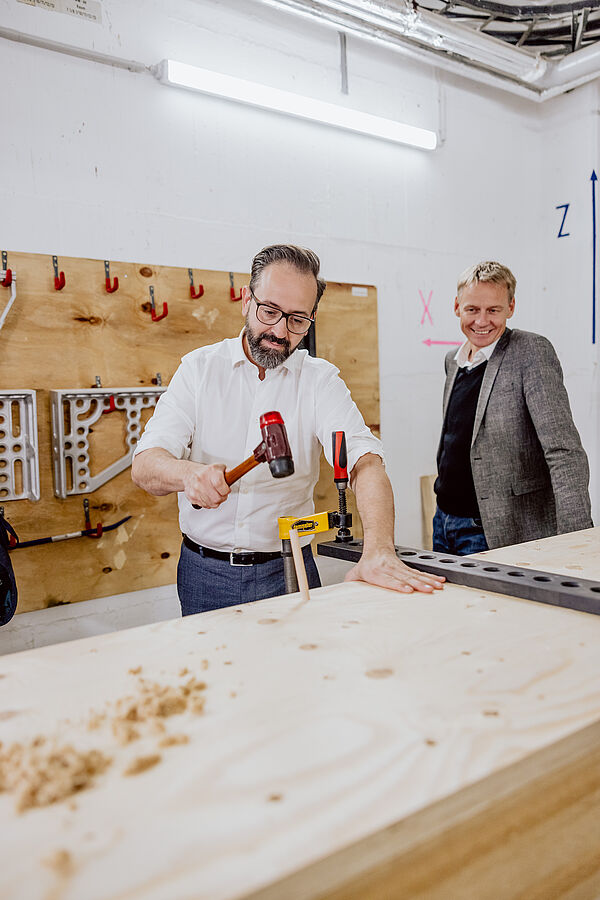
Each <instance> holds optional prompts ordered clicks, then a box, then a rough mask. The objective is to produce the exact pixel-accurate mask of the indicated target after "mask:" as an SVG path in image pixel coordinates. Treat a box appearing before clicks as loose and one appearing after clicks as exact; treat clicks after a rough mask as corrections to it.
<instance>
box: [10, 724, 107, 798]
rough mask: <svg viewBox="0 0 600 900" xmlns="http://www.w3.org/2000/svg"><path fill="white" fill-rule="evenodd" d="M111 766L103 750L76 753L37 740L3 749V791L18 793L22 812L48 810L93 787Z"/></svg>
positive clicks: (66, 745)
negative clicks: (95, 780)
mask: <svg viewBox="0 0 600 900" xmlns="http://www.w3.org/2000/svg"><path fill="white" fill-rule="evenodd" d="M111 762H112V759H111V758H110V757H109V756H106V755H105V754H104V753H101V752H100V751H99V750H87V751H81V750H76V749H75V747H73V746H72V745H71V744H64V745H60V744H58V743H57V742H54V741H53V742H52V743H50V744H48V743H47V742H46V740H45V739H44V738H43V737H37V738H34V740H32V741H30V742H29V743H25V744H12V745H11V746H10V747H8V748H7V749H6V750H3V749H2V748H1V747H0V790H3V791H10V792H11V793H14V795H15V803H16V808H17V811H18V812H23V811H24V810H26V809H31V808H32V807H33V806H48V805H49V804H50V803H57V802H58V801H59V800H64V799H65V797H70V796H71V795H72V794H75V793H77V792H78V791H82V790H84V789H85V788H87V787H89V786H90V785H91V784H92V783H93V781H94V779H95V777H96V776H97V775H99V774H101V773H102V772H104V771H105V770H106V769H107V768H108V767H109V765H110V764H111Z"/></svg>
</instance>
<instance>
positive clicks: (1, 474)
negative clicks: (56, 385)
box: [0, 390, 40, 500]
mask: <svg viewBox="0 0 600 900" xmlns="http://www.w3.org/2000/svg"><path fill="white" fill-rule="evenodd" d="M0 499H1V500H39V499H40V466H39V452H38V435H37V409H36V403H35V391H25V390H24V391H0Z"/></svg>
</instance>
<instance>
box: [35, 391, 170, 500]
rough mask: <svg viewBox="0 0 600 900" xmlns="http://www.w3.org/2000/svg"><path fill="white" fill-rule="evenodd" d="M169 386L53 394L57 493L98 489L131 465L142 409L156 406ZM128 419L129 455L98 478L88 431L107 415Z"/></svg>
mask: <svg viewBox="0 0 600 900" xmlns="http://www.w3.org/2000/svg"><path fill="white" fill-rule="evenodd" d="M164 391H166V387H155V388H89V389H87V390H76V389H74V390H61V391H50V406H51V413H52V457H53V463H54V493H55V494H56V496H57V497H61V498H63V499H64V498H65V497H68V496H71V495H73V494H87V493H90V492H91V491H95V490H97V488H99V487H101V486H102V485H103V484H106V482H107V481H110V479H111V478H114V477H115V476H116V475H119V473H120V472H123V471H124V470H125V469H127V468H128V466H130V465H131V460H132V458H133V452H134V450H135V447H136V444H137V442H138V441H139V439H140V435H141V419H140V415H141V412H142V410H143V409H148V408H151V407H153V406H156V404H157V402H158V398H159V397H160V395H161V394H162V393H164ZM119 410H123V411H125V413H126V416H127V433H126V438H125V443H126V448H125V449H126V452H125V453H124V455H123V456H121V457H120V459H117V460H116V461H115V462H114V463H111V465H110V466H107V467H106V468H105V469H103V470H102V471H101V472H98V473H97V474H96V475H92V474H91V472H90V445H89V431H90V428H91V426H92V425H94V424H95V423H96V422H97V421H98V419H99V418H100V417H101V416H102V415H103V414H104V413H110V412H112V411H119Z"/></svg>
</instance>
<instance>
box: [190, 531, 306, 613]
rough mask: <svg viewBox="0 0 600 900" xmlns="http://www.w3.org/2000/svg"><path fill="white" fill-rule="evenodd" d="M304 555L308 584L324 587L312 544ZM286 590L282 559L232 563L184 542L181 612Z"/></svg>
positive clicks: (276, 594) (207, 608) (205, 610)
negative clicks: (237, 564) (209, 555)
mask: <svg viewBox="0 0 600 900" xmlns="http://www.w3.org/2000/svg"><path fill="white" fill-rule="evenodd" d="M302 555H303V556H304V564H305V566H306V575H307V578H308V586H309V587H311V588H316V587H321V580H320V578H319V573H318V571H317V567H316V565H315V561H314V559H313V555H312V550H311V548H310V544H308V545H307V546H306V547H304V548H303V549H302ZM285 592H286V591H285V581H284V578H283V559H271V560H269V561H268V562H263V563H258V564H257V565H255V566H231V565H230V564H229V562H228V561H227V560H226V559H212V558H211V557H208V556H202V555H201V554H200V553H195V552H194V551H193V550H190V549H189V547H186V546H185V544H182V545H181V554H180V556H179V564H178V566H177V593H178V594H179V602H180V604H181V615H182V616H191V615H194V613H201V612H208V611H209V610H211V609H222V608H223V607H225V606H237V605H238V604H239V603H251V602H252V601H253V600H264V598H265V597H278V596H279V595H280V594H285Z"/></svg>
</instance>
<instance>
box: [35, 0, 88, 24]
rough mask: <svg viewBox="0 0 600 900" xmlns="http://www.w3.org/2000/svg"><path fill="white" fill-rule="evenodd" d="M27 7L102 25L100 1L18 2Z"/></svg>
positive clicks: (46, 0) (37, 0)
mask: <svg viewBox="0 0 600 900" xmlns="http://www.w3.org/2000/svg"><path fill="white" fill-rule="evenodd" d="M19 3H26V4H27V6H40V7H41V8H42V9H48V10H50V11H51V12H60V13H67V15H69V16H77V18H79V19H85V20H86V21H87V22H97V23H98V24H99V25H100V24H101V23H102V4H101V2H100V0H19Z"/></svg>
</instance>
